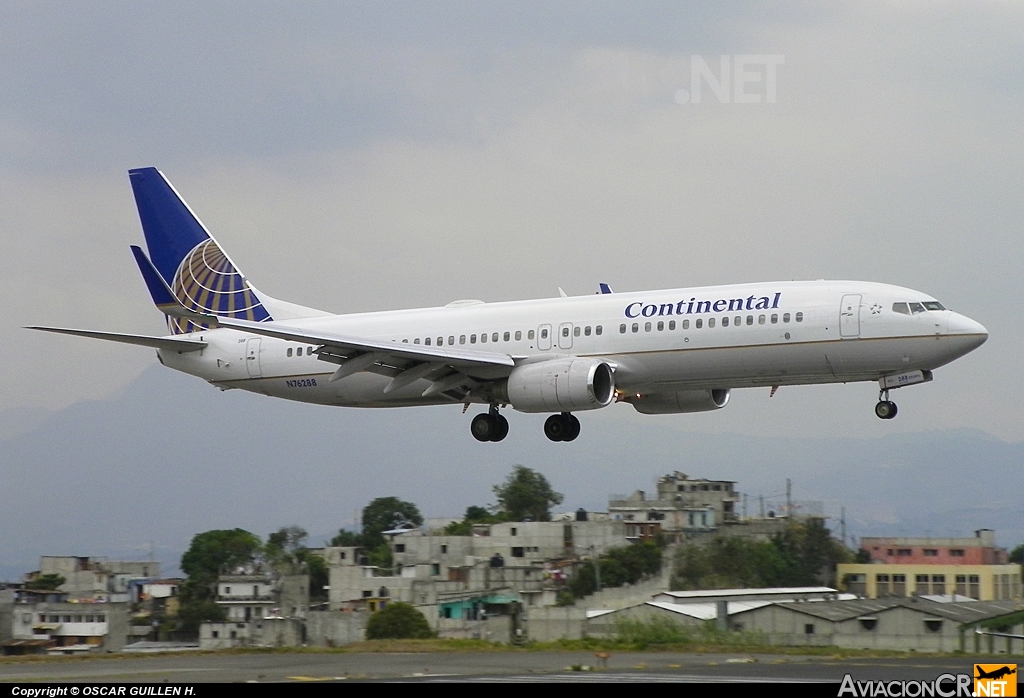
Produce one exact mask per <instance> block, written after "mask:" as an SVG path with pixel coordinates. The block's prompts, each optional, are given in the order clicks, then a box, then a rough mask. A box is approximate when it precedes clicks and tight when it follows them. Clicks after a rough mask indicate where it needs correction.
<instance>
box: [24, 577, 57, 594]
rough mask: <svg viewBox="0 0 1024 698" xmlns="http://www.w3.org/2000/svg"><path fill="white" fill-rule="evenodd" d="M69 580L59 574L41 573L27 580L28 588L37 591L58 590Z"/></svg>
mask: <svg viewBox="0 0 1024 698" xmlns="http://www.w3.org/2000/svg"><path fill="white" fill-rule="evenodd" d="M66 581H67V580H66V579H65V578H64V577H61V576H60V575H59V574H41V575H39V576H38V577H36V578H35V579H30V580H29V581H27V582H25V588H26V589H35V590H37V591H57V589H59V588H60V586H61V585H62V584H63V583H64V582H66Z"/></svg>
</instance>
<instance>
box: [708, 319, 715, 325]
mask: <svg viewBox="0 0 1024 698" xmlns="http://www.w3.org/2000/svg"><path fill="white" fill-rule="evenodd" d="M714 326H715V318H713V317H709V318H708V327H714Z"/></svg>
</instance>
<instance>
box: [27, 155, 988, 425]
mask: <svg viewBox="0 0 1024 698" xmlns="http://www.w3.org/2000/svg"><path fill="white" fill-rule="evenodd" d="M128 175H129V180H130V182H131V186H132V191H133V193H134V196H135V201H136V205H137V208H138V213H139V218H140V221H141V224H142V230H143V234H144V236H145V240H146V246H147V250H148V254H147V253H146V252H144V251H143V250H142V249H141V248H140V247H138V246H135V245H133V246H131V249H132V253H133V254H134V256H135V261H136V263H137V264H138V266H139V270H140V271H141V273H142V277H143V279H144V281H145V283H146V286H147V288H148V290H149V293H150V295H151V297H152V300H153V302H154V304H155V305H156V306H157V308H158V309H159V310H161V311H162V312H163V313H164V315H165V316H166V320H167V325H168V329H169V334H168V335H167V336H162V337H155V336H148V335H137V334H121V333H112V332H98V331H91V330H79V329H68V328H61V327H38V326H33V327H31V328H28V329H35V330H43V331H47V332H57V333H63V334H69V335H76V336H82V337H91V338H96V339H103V340H109V341H114V342H123V343H127V344H135V345H141V346H146V347H151V348H154V349H156V354H157V358H158V360H159V361H160V363H161V364H163V365H164V366H167V367H169V368H172V369H175V370H178V371H182V372H184V373H188V374H191V375H194V376H198V377H200V378H203V379H204V380H206V381H208V382H210V383H211V384H213V385H215V386H218V387H219V388H221V389H223V390H228V389H234V388H238V389H242V390H248V391H252V392H255V393H260V394H263V395H269V396H274V397H280V398H285V399H290V400H298V401H301V402H310V403H318V404H323V405H336V406H349V407H406V406H416V405H444V404H462V405H463V413H465V412H466V410H467V409H468V408H469V406H470V405H471V404H479V405H485V406H487V411H486V412H481V413H479V414H477V415H475V416H474V417H473V419H472V422H471V425H470V431H471V433H472V435H473V437H474V438H476V439H477V440H478V441H482V442H497V441H501V440H502V439H504V438H505V437H506V435H507V434H508V430H509V424H508V421H507V419H506V418H505V416H504V415H502V414H501V413H500V411H499V410H500V409H501V408H504V407H511V408H512V409H514V410H518V411H520V412H527V413H530V412H532V413H550V416H549V417H548V418H547V420H546V421H545V423H544V434H545V435H546V436H547V438H548V439H550V440H552V441H558V442H568V441H573V440H574V439H576V438H577V436H578V435H579V433H580V422H579V419H578V418H577V417H576V415H575V414H574V413H578V412H583V411H587V410H594V409H601V408H605V407H608V406H609V405H611V404H612V403H615V402H626V403H629V404H630V405H632V406H633V408H634V409H636V410H637V411H638V412H641V413H643V414H654V415H656V414H682V413H689V412H701V411H711V410H719V409H722V408H724V407H725V406H726V405H727V404H728V402H729V397H730V391H731V390H733V389H738V388H754V387H768V388H771V394H772V395H774V393H775V391H776V390H777V389H778V388H779V386H790V385H808V384H820V383H840V382H841V383H848V382H854V381H878V383H879V397H878V403H877V404H876V405H875V414H876V415H877V416H878V417H880V418H881V419H892V418H893V417H895V416H896V413H897V408H896V404H895V403H894V402H893V401H891V400H890V399H889V392H890V390H893V389H897V388H902V387H906V386H910V385H915V384H919V383H924V382H927V381H930V380H932V377H933V374H932V372H933V371H934V370H935V369H937V368H939V367H940V366H944V365H945V364H948V363H949V362H951V361H953V360H955V359H958V358H960V357H962V356H964V355H965V354H967V353H968V352H970V351H972V350H974V349H976V348H977V347H979V346H981V345H982V344H983V343H984V342H985V340H986V339H987V338H988V332H987V330H986V329H985V327H983V326H982V325H981V324H979V323H978V322H975V321H974V320H972V319H970V318H968V317H966V316H964V315H961V314H959V313H955V312H953V311H951V310H948V309H946V308H945V307H944V306H943V305H942V304H941V303H939V302H938V301H937V300H936V299H934V298H932V297H931V296H929V295H927V294H924V293H921V292H919V291H914V290H911V289H909V288H902V287H900V286H892V285H888V284H881V283H872V282H864V281H823V280H820V281H796V282H794V281H786V282H770V283H751V284H740V285H729V286H709V287H701V288H677V289H669V290H660V291H642V292H629V293H613V292H612V290H611V288H610V286H608V285H607V284H601V285H600V291H599V292H598V293H596V294H593V295H587V296H575V297H570V296H567V295H566V294H565V293H564V292H563V291H561V289H559V291H560V295H559V297H557V298H544V299H538V300H525V301H509V302H498V303H484V302H483V301H479V300H459V301H454V302H452V303H449V304H448V305H446V306H444V307H435V308H419V309H411V310H394V311H383V312H367V313H354V314H345V315H334V314H331V313H328V312H325V311H322V310H317V309H314V308H308V307H304V306H300V305H296V304H294V303H288V302H285V301H280V300H277V299H274V298H271V297H270V296H268V295H266V294H265V293H263V292H262V291H259V290H257V289H256V288H255V287H254V286H252V285H251V284H250V283H249V280H248V279H247V278H246V277H245V276H244V275H243V274H242V273H241V272H240V271H239V268H238V266H237V265H236V264H235V263H234V262H233V261H232V260H231V258H230V257H228V255H227V253H226V252H225V251H224V250H223V248H221V246H220V245H219V244H218V243H217V242H216V240H214V238H213V237H212V236H211V235H210V233H209V231H207V229H206V227H205V226H204V225H203V224H202V222H201V221H200V220H199V218H198V217H197V216H196V215H195V214H194V213H193V211H192V209H191V208H189V206H188V204H186V203H185V201H184V200H183V199H182V198H181V197H180V196H179V195H178V192H177V191H176V190H175V189H174V187H173V186H172V185H171V184H170V182H169V181H168V180H167V179H166V178H165V177H164V175H163V173H162V172H160V171H159V170H157V169H156V168H152V167H147V168H140V169H133V170H129V172H128Z"/></svg>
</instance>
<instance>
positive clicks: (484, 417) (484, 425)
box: [469, 405, 508, 441]
mask: <svg viewBox="0 0 1024 698" xmlns="http://www.w3.org/2000/svg"><path fill="white" fill-rule="evenodd" d="M469 430H470V432H472V434H473V438H475V439H476V440H477V441H501V440H502V439H504V438H505V437H506V436H508V420H507V419H505V418H504V417H502V416H501V415H500V414H498V407H497V405H491V409H490V410H489V411H487V412H482V413H480V414H478V415H477V416H475V417H473V422H472V423H471V424H470V425H469Z"/></svg>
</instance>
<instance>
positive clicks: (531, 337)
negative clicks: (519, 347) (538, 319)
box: [526, 330, 533, 340]
mask: <svg viewBox="0 0 1024 698" xmlns="http://www.w3.org/2000/svg"><path fill="white" fill-rule="evenodd" d="M526 338H527V339H530V340H532V339H533V330H530V331H529V332H527V333H526Z"/></svg>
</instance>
